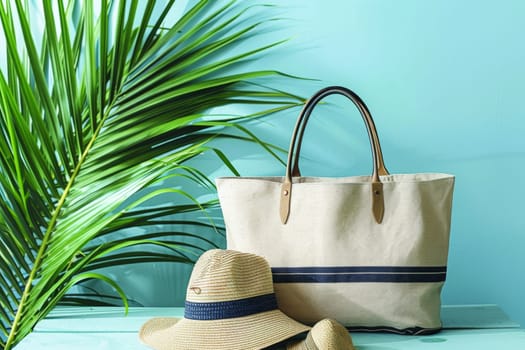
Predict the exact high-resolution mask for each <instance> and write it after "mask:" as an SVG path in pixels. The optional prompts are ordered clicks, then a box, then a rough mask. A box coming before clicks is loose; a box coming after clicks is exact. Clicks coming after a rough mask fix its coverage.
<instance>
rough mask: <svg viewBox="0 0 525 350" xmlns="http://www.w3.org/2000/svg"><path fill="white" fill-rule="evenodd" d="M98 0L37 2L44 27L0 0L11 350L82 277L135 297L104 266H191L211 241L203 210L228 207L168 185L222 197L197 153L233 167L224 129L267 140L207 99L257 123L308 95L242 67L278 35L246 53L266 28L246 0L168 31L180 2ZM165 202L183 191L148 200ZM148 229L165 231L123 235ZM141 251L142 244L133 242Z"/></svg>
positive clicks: (3, 212)
mask: <svg viewBox="0 0 525 350" xmlns="http://www.w3.org/2000/svg"><path fill="white" fill-rule="evenodd" d="M93 3H94V2H91V1H73V0H71V1H69V2H63V1H57V2H50V1H42V2H41V6H42V10H43V11H42V12H43V15H42V16H43V18H42V20H43V21H44V24H45V25H44V28H43V30H41V31H39V30H38V29H35V28H34V27H32V26H31V23H34V21H35V18H34V16H36V14H35V13H36V12H35V11H31V10H30V9H29V8H28V7H26V4H24V3H23V2H22V0H14V1H0V20H1V24H2V32H3V35H4V37H5V42H6V50H5V55H6V65H5V68H4V67H3V68H2V72H1V74H0V132H1V135H0V136H1V137H0V197H1V201H0V344H1V345H2V347H3V348H5V349H6V350H8V349H12V347H13V346H14V345H15V344H17V343H18V342H20V340H21V339H22V338H23V337H25V336H26V335H27V334H29V333H30V332H31V330H32V328H33V327H34V325H35V324H36V322H38V321H39V320H40V319H42V318H43V317H44V316H45V315H46V314H47V313H48V312H49V311H50V310H51V309H52V308H53V307H54V306H55V305H56V304H57V303H58V302H59V301H60V300H61V299H63V298H64V296H65V295H66V292H67V291H68V290H69V289H70V288H71V287H72V286H73V285H75V284H77V283H81V282H82V281H85V280H90V279H98V280H101V281H103V282H105V283H108V284H109V285H110V286H112V287H113V288H114V289H115V290H116V292H117V293H118V294H119V295H120V296H121V297H122V299H123V300H124V303H126V297H125V291H123V290H122V289H121V288H120V287H119V286H118V285H117V284H116V283H115V282H114V281H113V280H111V279H109V278H108V277H106V276H104V275H103V274H101V273H99V272H97V271H98V269H100V268H104V267H108V266H115V265H119V264H130V263H137V262H149V261H174V262H183V263H191V262H192V261H194V260H195V258H196V254H198V251H199V250H202V249H205V248H203V247H209V246H210V245H213V242H211V241H209V240H208V239H207V238H205V237H204V236H202V235H200V234H199V231H200V230H204V229H215V224H214V222H213V220H212V219H211V218H207V216H206V212H207V211H208V210H209V209H211V208H214V207H216V206H217V201H216V200H209V201H208V200H206V201H202V200H199V198H196V197H194V196H193V195H192V194H191V193H190V192H188V191H187V190H185V189H184V188H181V187H176V188H174V187H167V185H165V180H166V179H167V178H171V179H172V180H173V179H176V177H181V179H182V178H184V180H185V181H190V182H193V183H195V184H196V186H200V187H204V188H208V191H209V192H211V193H213V192H214V186H213V183H212V182H211V181H210V180H209V179H208V178H207V177H206V175H205V174H203V173H202V172H201V171H200V170H199V169H196V168H195V167H192V166H190V165H188V161H189V160H192V159H194V158H196V157H199V155H201V154H203V153H205V152H208V153H210V152H211V153H212V154H215V155H216V156H217V158H218V159H219V160H221V161H223V162H224V163H225V164H226V166H227V167H228V168H230V169H231V170H232V171H234V172H236V170H235V168H234V167H233V165H232V164H231V163H230V161H229V160H228V158H227V157H226V156H225V155H224V153H223V152H222V151H221V150H220V149H216V148H214V147H212V146H211V144H210V141H211V140H214V139H216V138H221V137H222V138H228V137H229V138H233V139H241V140H248V141H254V142H257V143H259V144H260V145H261V146H262V147H264V148H265V149H267V150H268V151H272V149H271V148H270V147H269V146H268V145H267V144H266V143H264V142H263V141H261V140H259V139H257V138H256V137H255V135H253V134H252V133H250V132H249V131H248V130H247V129H246V128H245V127H243V126H242V125H240V124H239V123H240V122H241V121H242V120H244V119H245V118H240V117H236V116H223V117H217V116H213V117H210V116H209V115H208V112H209V111H210V110H211V109H212V108H216V107H221V106H225V105H229V104H234V103H235V104H238V103H244V104H254V105H259V106H260V109H259V110H258V111H257V112H254V114H253V115H252V117H254V118H255V117H259V116H263V115H267V114H268V113H272V112H275V111H279V110H283V109H286V108H290V107H294V106H296V105H298V104H300V103H301V102H302V100H301V98H299V97H298V96H295V95H293V94H290V93H287V92H283V91H278V90H274V89H269V88H266V87H264V86H262V85H260V84H259V83H258V79H259V78H266V77H277V76H284V75H283V74H281V73H279V72H276V71H272V70H258V71H253V70H246V69H245V68H243V67H245V66H244V65H242V63H243V62H245V61H246V60H250V59H253V58H256V57H258V54H260V53H261V52H263V51H265V50H267V49H269V48H272V47H274V46H275V45H277V44H278V43H272V44H269V45H266V46H261V47H257V48H255V49H246V50H245V51H241V52H239V49H238V44H239V43H241V42H246V40H247V39H249V38H252V37H253V35H256V34H257V33H258V30H259V29H258V28H259V27H260V26H261V25H262V24H263V23H264V20H259V19H257V17H256V13H255V12H251V11H252V10H253V9H252V8H250V7H249V8H246V7H242V6H240V5H239V4H237V3H236V2H235V1H232V2H228V3H224V2H222V1H221V2H213V3H214V4H211V3H212V2H211V1H205V0H201V1H198V2H197V3H196V4H195V5H194V6H193V7H192V8H191V9H189V10H188V11H187V12H186V13H185V14H184V15H183V16H182V17H181V18H180V19H179V20H177V21H176V22H175V23H174V24H170V25H167V24H166V23H168V22H169V21H168V17H169V15H170V11H171V9H172V8H173V5H174V1H167V4H162V5H163V7H162V8H157V7H160V6H159V5H158V4H157V3H160V2H155V1H147V2H140V1H138V0H130V1H123V0H122V1H110V0H103V1H101V2H100V8H94V7H93ZM155 13H157V14H158V15H156V16H155V15H154V14H155ZM234 48H235V50H234ZM228 130H234V132H229V131H228ZM145 189H149V190H148V191H144V190H145ZM160 196H170V198H174V200H173V202H170V203H167V204H163V205H160V206H148V205H147V203H148V201H150V200H151V199H153V198H158V197H160ZM177 198H179V200H177ZM173 203H175V204H173ZM191 212H202V213H203V215H202V217H203V219H200V218H195V219H186V220H182V219H177V218H174V215H175V214H180V213H191ZM137 227H138V228H144V229H147V228H150V227H156V228H158V229H157V230H151V231H148V230H143V231H145V233H141V234H137V235H134V236H133V237H128V238H122V237H121V236H118V235H116V233H118V232H121V231H122V230H126V229H130V228H137ZM173 227H191V228H192V229H190V230H182V229H181V230H173V229H172V228H173ZM116 237H117V238H116ZM118 237H120V238H118ZM186 238H192V239H193V240H191V241H188V240H186ZM137 247H143V248H142V249H130V248H137ZM151 247H157V249H151ZM90 297H91V296H90V295H86V296H85V298H86V299H89V298H90ZM64 300H67V301H68V302H75V301H78V300H82V296H79V295H70V296H69V297H68V298H66V299H64Z"/></svg>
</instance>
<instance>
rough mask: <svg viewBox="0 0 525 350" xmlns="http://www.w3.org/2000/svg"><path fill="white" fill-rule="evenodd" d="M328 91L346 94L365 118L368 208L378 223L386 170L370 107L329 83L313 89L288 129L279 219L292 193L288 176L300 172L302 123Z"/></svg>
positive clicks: (284, 214)
mask: <svg viewBox="0 0 525 350" xmlns="http://www.w3.org/2000/svg"><path fill="white" fill-rule="evenodd" d="M332 94H339V95H343V96H345V97H347V98H349V99H350V100H351V101H352V102H353V103H354V104H355V105H356V107H357V108H358V109H359V112H360V113H361V116H362V117H363V121H364V122H365V125H366V129H367V132H368V137H369V140H370V146H371V149H372V157H373V172H372V176H371V190H372V212H373V214H374V217H375V220H376V222H377V223H381V221H382V219H383V213H384V199H383V185H382V183H381V181H380V179H379V176H380V175H388V171H387V170H386V167H385V164H384V161H383V154H382V152H381V145H380V143H379V137H378V136H377V130H376V127H375V124H374V120H373V119H372V116H371V114H370V111H369V110H368V108H367V107H366V105H365V103H364V102H363V100H362V99H361V98H360V97H359V96H358V95H357V94H356V93H355V92H353V91H352V90H350V89H348V88H345V87H342V86H329V87H326V88H324V89H322V90H319V91H318V92H317V93H315V94H314V95H313V96H312V97H311V98H310V99H309V100H308V101H306V103H305V105H304V107H303V109H302V111H301V113H300V114H299V117H298V118H297V122H296V124H295V128H294V131H293V133H292V140H291V142H290V149H289V151H288V161H287V163H286V175H285V178H284V183H283V185H282V189H281V209H280V211H281V213H280V214H281V222H282V223H283V224H286V222H287V221H288V217H289V214H290V201H291V195H292V177H293V176H300V170H299V155H300V152H301V144H302V139H303V135H304V131H305V129H306V124H307V123H308V119H309V118H310V114H311V113H312V111H313V109H314V107H315V106H316V105H317V104H318V103H319V102H320V101H321V100H322V99H323V98H325V97H326V96H328V95H332Z"/></svg>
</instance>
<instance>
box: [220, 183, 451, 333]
mask: <svg viewBox="0 0 525 350" xmlns="http://www.w3.org/2000/svg"><path fill="white" fill-rule="evenodd" d="M381 181H382V182H383V192H384V206H385V212H384V217H383V222H382V223H380V224H378V223H377V222H376V221H375V220H374V217H373V216H372V215H371V212H370V206H371V195H370V183H369V177H347V178H337V179H332V178H305V177H301V178H298V179H297V182H296V183H294V187H293V193H292V198H291V205H290V207H291V210H290V215H289V219H288V222H287V223H286V224H285V225H283V224H282V223H281V220H280V217H279V207H280V206H279V197H280V191H281V184H282V178H278V177H268V178H219V179H217V186H218V193H219V199H220V203H221V207H222V212H223V215H224V220H225V224H226V231H227V244H228V249H235V250H241V251H246V252H251V253H254V254H257V255H261V256H263V257H265V258H266V259H267V260H268V262H269V263H270V265H271V266H272V267H359V266H378V267H382V266H386V267H392V266H393V267H446V265H447V256H448V245H449V230H450V213H451V201H452V188H453V183H454V178H453V176H450V175H446V174H406V175H388V176H381ZM409 276H410V275H409ZM276 277H278V276H274V279H275V278H276ZM442 286H443V281H439V282H428V283H406V282H396V283H381V282H368V283H341V282H339V283H275V292H276V295H277V298H278V302H279V307H280V308H281V310H283V312H285V313H286V314H287V315H290V316H291V317H292V318H294V319H297V320H299V321H300V322H304V323H307V324H313V323H315V322H317V321H319V320H321V319H323V318H333V319H336V320H337V321H339V322H341V323H342V324H344V325H345V326H351V327H352V326H354V327H364V328H373V327H381V329H380V330H382V329H385V330H389V329H388V328H395V329H397V330H404V329H407V328H410V329H413V331H414V332H417V331H418V328H425V329H439V328H440V327H441V322H440V292H441V288H442Z"/></svg>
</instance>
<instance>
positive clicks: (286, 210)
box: [280, 182, 292, 225]
mask: <svg viewBox="0 0 525 350" xmlns="http://www.w3.org/2000/svg"><path fill="white" fill-rule="evenodd" d="M291 197H292V183H291V182H284V183H283V185H282V186H281V206H280V214H281V223H282V224H283V225H284V224H286V222H287V221H288V216H289V215H290V198H291Z"/></svg>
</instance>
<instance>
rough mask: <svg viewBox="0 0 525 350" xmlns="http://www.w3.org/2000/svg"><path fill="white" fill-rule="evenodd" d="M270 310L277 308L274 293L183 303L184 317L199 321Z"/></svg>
mask: <svg viewBox="0 0 525 350" xmlns="http://www.w3.org/2000/svg"><path fill="white" fill-rule="evenodd" d="M272 310H277V299H276V298H275V294H274V293H271V294H265V295H259V296H256V297H251V298H245V299H239V300H231V301H218V302H212V303H208V302H203V303H200V302H193V301H187V300H186V302H185V305H184V318H186V319H190V320H201V321H204V320H223V319H228V318H236V317H244V316H249V315H253V314H258V313H260V312H265V311H272Z"/></svg>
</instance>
